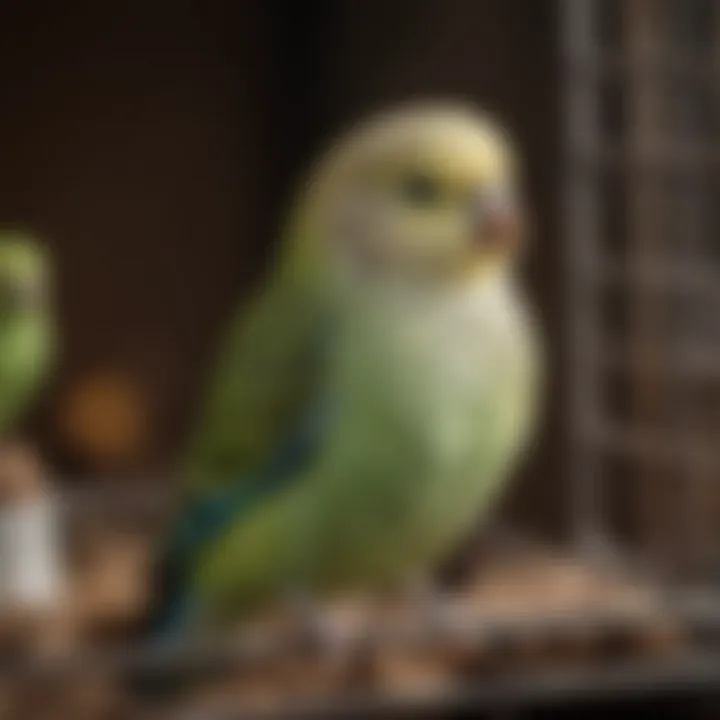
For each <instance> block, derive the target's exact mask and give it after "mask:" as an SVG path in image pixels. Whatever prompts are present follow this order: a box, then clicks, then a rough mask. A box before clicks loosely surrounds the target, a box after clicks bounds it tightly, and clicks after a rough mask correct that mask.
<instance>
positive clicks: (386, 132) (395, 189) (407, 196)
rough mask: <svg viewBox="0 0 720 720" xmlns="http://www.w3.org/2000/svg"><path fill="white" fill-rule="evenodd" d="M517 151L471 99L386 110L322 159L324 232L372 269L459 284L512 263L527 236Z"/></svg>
mask: <svg viewBox="0 0 720 720" xmlns="http://www.w3.org/2000/svg"><path fill="white" fill-rule="evenodd" d="M513 157H514V156H513V152H512V150H511V148H510V146H509V143H508V140H507V139H506V137H505V135H504V133H503V132H502V130H501V129H500V128H499V127H498V126H497V125H495V124H494V123H493V122H491V121H490V120H489V119H488V118H486V117H485V116H483V115H481V114H478V113H476V112H474V111H472V110H471V109H468V108H465V107H459V106H452V105H434V106H433V105H421V106H408V107H403V108H400V109H397V110H395V111H392V112H388V113H386V114H383V115H380V116H378V117H376V118H374V119H372V120H370V121H369V122H367V123H365V124H362V125H361V126H359V127H358V128H356V129H354V130H353V131H351V132H350V133H349V135H347V136H346V137H344V138H342V139H341V140H340V142H338V143H337V144H336V145H335V146H334V147H333V148H332V149H331V150H330V152H329V153H328V154H327V155H326V156H325V158H324V159H323V161H322V162H321V163H320V165H319V167H318V170H317V172H316V174H315V176H314V181H313V183H312V185H311V188H310V196H309V198H307V202H308V204H309V213H310V217H311V218H312V220H311V222H312V227H313V228H314V229H315V232H314V233H313V234H314V235H316V238H315V240H316V242H317V241H318V240H319V243H320V245H321V247H322V250H321V253H322V255H323V256H325V257H329V258H331V260H334V261H337V262H340V263H341V264H342V266H343V267H344V268H345V269H346V270H349V271H350V273H354V274H360V275H362V276H363V277H367V276H372V277H385V278H391V279H397V278H404V279H411V280H422V281H426V282H427V281H430V282H439V283H447V282H453V283H454V282H458V281H459V280H460V279H462V278H467V277H476V276H477V275H478V274H480V273H483V272H484V273H489V272H491V271H492V270H493V269H496V270H497V269H501V268H505V267H507V266H509V265H511V264H512V262H513V260H514V258H515V257H516V255H517V254H518V251H519V249H520V246H521V244H522V243H521V241H522V239H523V237H522V236H523V227H522V226H523V222H522V221H523V211H522V208H521V206H520V198H519V196H518V189H517V184H516V169H515V167H514V160H513Z"/></svg>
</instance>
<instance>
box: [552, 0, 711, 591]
mask: <svg viewBox="0 0 720 720" xmlns="http://www.w3.org/2000/svg"><path fill="white" fill-rule="evenodd" d="M562 21H563V24H562V33H561V34H562V38H563V54H562V65H563V72H564V88H563V97H564V108H563V118H564V127H563V136H564V139H565V141H566V143H565V155H564V172H565V178H564V183H565V189H564V195H563V198H564V203H563V209H562V214H563V217H564V219H565V229H564V234H565V247H566V260H567V265H566V277H567V286H566V287H567V296H566V307H567V309H568V331H569V341H568V347H569V353H570V357H569V367H570V371H571V392H570V397H571V404H570V406H569V408H568V419H569V424H568V426H569V429H570V436H571V437H570V440H571V441H570V446H569V453H570V458H571V478H572V481H573V495H572V500H573V505H572V517H573V522H574V530H575V536H576V538H577V541H578V543H579V544H580V546H581V547H582V548H583V549H584V550H586V551H588V552H590V553H591V554H594V555H597V554H598V553H600V554H606V553H607V551H608V550H610V552H611V554H612V555H613V556H620V557H621V558H622V559H632V560H640V561H641V565H642V567H643V568H645V569H647V570H650V571H651V573H652V574H654V575H655V576H656V577H661V578H662V579H664V580H668V579H672V580H673V581H675V582H676V583H679V582H682V583H685V584H687V586H691V585H692V586H701V587H704V588H708V589H709V588H712V586H713V581H714V579H715V576H717V574H718V570H719V569H720V562H719V561H720V552H719V550H720V542H718V541H720V536H719V533H718V530H719V529H720V522H718V521H720V487H718V485H717V482H716V477H717V470H718V465H719V463H720V453H719V452H718V449H717V438H718V432H720V412H719V411H720V404H719V402H720V374H719V373H718V367H719V366H718V362H717V361H718V359H720V356H719V350H720V347H719V343H720V314H719V313H718V309H720V278H719V277H718V271H719V270H720V268H719V267H718V259H719V256H718V250H720V244H719V241H720V236H719V233H720V213H719V212H718V206H717V202H716V198H717V194H718V190H719V189H720V182H719V177H720V175H719V172H718V171H719V170H720V155H719V153H718V150H719V149H720V88H718V85H717V79H718V70H720V66H719V63H718V61H719V60H720V3H719V2H717V0H628V1H627V2H621V1H620V0H610V1H608V2H598V1H597V0H566V2H565V3H564V4H563V6H562Z"/></svg>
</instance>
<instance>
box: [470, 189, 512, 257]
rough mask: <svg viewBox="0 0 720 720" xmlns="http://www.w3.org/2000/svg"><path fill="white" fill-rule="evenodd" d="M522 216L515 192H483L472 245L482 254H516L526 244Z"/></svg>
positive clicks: (479, 202)
mask: <svg viewBox="0 0 720 720" xmlns="http://www.w3.org/2000/svg"><path fill="white" fill-rule="evenodd" d="M523 235H524V232H523V223H522V213H521V211H520V207H519V203H518V201H517V198H516V197H515V194H514V193H513V192H512V191H509V190H505V189H498V190H493V191H487V190H486V191H484V192H483V193H482V194H481V195H480V197H479V199H478V202H477V206H476V207H475V211H474V223H473V241H474V243H475V245H476V247H477V249H478V251H479V252H481V253H485V252H490V253H506V252H517V251H518V250H519V249H520V247H521V245H522V241H523Z"/></svg>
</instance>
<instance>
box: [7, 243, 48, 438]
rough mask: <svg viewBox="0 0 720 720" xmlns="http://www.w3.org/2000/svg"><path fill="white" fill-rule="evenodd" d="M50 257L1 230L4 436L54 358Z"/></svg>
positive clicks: (26, 406)
mask: <svg viewBox="0 0 720 720" xmlns="http://www.w3.org/2000/svg"><path fill="white" fill-rule="evenodd" d="M54 332H55V328H54V324H53V317H52V314H51V310H50V266H49V260H48V257H47V252H46V251H45V250H44V249H43V248H41V247H40V246H39V245H38V243H37V241H36V240H35V239H34V238H32V237H30V236H29V235H27V234H25V233H23V232H19V231H15V230H5V231H3V230H0V433H9V432H11V431H12V430H13V427H14V425H15V423H16V421H17V420H18V419H19V417H20V416H21V415H22V413H23V412H25V411H26V409H27V408H28V406H29V404H30V403H31V402H32V401H33V400H35V398H36V395H37V393H38V392H39V390H40V389H41V387H42V384H43V382H44V381H45V379H46V377H47V375H48V372H49V369H50V365H51V362H52V357H53V349H54V346H55V341H54Z"/></svg>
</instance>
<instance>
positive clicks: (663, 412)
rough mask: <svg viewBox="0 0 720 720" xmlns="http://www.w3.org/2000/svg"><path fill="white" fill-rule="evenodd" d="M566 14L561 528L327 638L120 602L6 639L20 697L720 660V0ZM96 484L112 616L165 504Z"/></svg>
mask: <svg viewBox="0 0 720 720" xmlns="http://www.w3.org/2000/svg"><path fill="white" fill-rule="evenodd" d="M558 22H559V25H560V32H559V38H560V42H561V44H562V47H561V51H562V52H561V53H560V58H561V63H560V67H559V68H558V73H559V76H560V78H561V98H562V100H563V104H562V108H561V119H562V127H561V129H560V131H561V135H562V137H563V139H564V140H565V147H564V152H563V158H562V168H563V171H562V175H563V182H564V185H563V203H562V208H561V216H562V219H563V220H564V221H565V222H564V226H563V233H562V243H561V247H562V248H563V251H564V253H565V255H564V258H565V260H566V266H565V272H564V275H565V277H566V279H567V283H566V287H565V289H566V292H567V295H566V299H565V307H566V309H567V314H566V318H565V321H566V323H567V330H568V342H567V350H568V353H569V358H568V368H569V370H570V373H569V377H568V382H569V383H570V387H569V392H568V393H567V395H568V397H569V399H570V402H569V405H568V407H567V408H566V413H565V415H566V420H567V427H568V428H569V443H568V457H569V459H570V460H571V463H570V469H569V476H570V477H569V479H570V488H571V493H570V497H569V502H568V504H567V511H568V514H569V517H570V519H571V520H572V524H573V528H574V533H573V542H572V543H570V544H569V546H568V547H567V548H563V549H562V551H561V552H560V553H559V554H558V553H556V552H553V553H552V554H550V555H548V553H547V552H546V549H545V548H544V547H543V548H540V549H539V548H538V547H537V546H536V545H534V544H532V543H517V541H515V540H513V542H507V541H506V540H505V541H503V542H502V543H501V545H502V547H501V548H500V549H498V552H497V554H496V557H495V559H494V561H492V562H490V565H491V566H492V567H493V568H499V570H498V571H497V572H495V571H494V570H491V571H490V572H489V573H485V575H483V577H481V579H480V580H479V581H477V582H475V580H474V579H473V578H471V580H470V583H469V584H470V587H469V588H467V587H461V588H459V589H458V590H457V592H455V593H454V594H453V595H452V596H451V597H450V598H449V599H448V601H447V603H446V604H447V606H448V607H449V608H450V610H451V612H449V613H441V614H440V615H432V614H431V615H428V614H427V613H424V612H420V613H416V612H414V611H413V610H412V609H408V608H407V607H404V608H401V611H400V612H399V613H398V612H397V611H396V610H395V609H392V610H384V611H382V612H375V613H374V614H373V615H372V621H369V620H368V617H369V613H370V612H371V611H370V610H366V609H365V608H361V612H360V616H361V621H360V622H356V621H354V620H353V619H352V618H353V617H356V616H357V613H356V612H354V611H356V610H357V608H356V607H353V608H351V610H352V611H353V612H350V614H349V617H350V618H351V619H350V620H346V621H343V622H341V625H343V628H344V634H343V638H344V639H343V646H342V647H341V648H340V649H339V650H338V649H337V648H336V649H335V650H334V651H333V653H331V654H330V655H327V654H324V653H319V654H318V652H317V650H316V649H313V648H309V647H308V644H307V641H306V640H307V639H306V638H304V637H302V636H299V637H295V636H293V637H291V638H290V639H289V636H288V634H287V633H285V632H284V629H283V626H282V623H280V624H279V625H278V624H277V623H274V624H273V623H269V624H260V625H258V626H256V627H250V628H246V629H244V630H243V631H241V632H240V631H239V632H238V633H228V635H227V636H226V637H224V638H222V639H221V640H217V639H216V640H215V641H213V642H208V643H205V644H203V645H196V644H193V645H192V646H191V645H187V646H182V647H180V646H177V647H172V648H169V647H162V648H161V647H151V646H147V645H144V644H138V643H134V642H128V641H127V639H128V637H131V636H129V635H128V634H127V633H128V632H129V628H130V627H131V625H132V622H131V621H130V622H126V623H124V624H123V623H120V624H119V625H120V628H121V629H120V630H119V631H117V630H115V631H114V635H113V637H112V640H111V641H107V640H106V639H105V640H104V641H103V642H102V643H100V644H97V643H94V642H85V643H83V644H82V645H81V646H80V647H76V646H75V647H73V650H72V652H61V653H59V654H58V653H53V652H50V653H47V652H43V653H41V654H40V655H38V654H37V653H36V652H32V653H29V654H28V653H26V652H22V653H14V654H13V655H12V657H8V658H6V659H7V660H8V662H7V663H6V665H5V668H7V669H8V671H9V672H8V675H7V677H8V678H10V679H11V680H12V682H14V683H15V684H16V685H17V686H20V687H23V688H25V689H26V694H28V693H29V695H31V696H34V699H36V700H38V701H43V702H45V703H47V702H48V698H50V697H53V695H52V693H56V692H58V691H59V692H60V693H61V694H62V693H65V694H68V693H74V694H75V695H76V696H78V697H81V696H82V697H81V701H77V702H75V701H74V702H75V704H74V705H73V704H71V705H70V706H69V707H71V708H72V710H71V712H70V716H72V717H138V716H142V712H143V703H139V704H138V703H135V702H130V703H129V702H128V701H127V700H125V699H123V700H122V701H117V702H112V701H104V702H100V701H98V700H97V698H90V699H88V698H86V697H85V695H86V694H87V691H88V689H89V687H90V686H91V685H97V686H98V687H101V689H102V688H104V691H105V692H106V694H109V695H111V696H112V697H116V696H117V694H118V693H119V692H121V691H119V690H118V689H117V688H116V687H112V688H109V687H108V686H109V685H112V683H111V681H110V679H111V678H117V677H120V676H127V674H128V673H130V672H132V673H135V672H137V671H145V672H150V671H155V670H158V669H160V670H162V671H169V670H174V671H178V670H181V671H182V672H183V673H184V675H183V678H185V679H187V678H188V677H190V676H193V677H199V676H203V675H204V674H205V673H206V672H208V671H212V673H211V674H218V671H220V670H221V671H222V673H221V674H223V675H224V679H223V681H222V682H223V683H224V684H223V685H222V687H221V688H220V690H221V691H220V692H219V693H217V692H216V693H214V694H213V693H206V692H204V691H201V692H200V693H199V694H198V695H197V696H193V697H192V698H191V699H188V698H185V699H183V701H182V703H183V704H181V705H180V706H175V708H174V712H173V711H172V710H171V711H170V715H169V717H177V716H179V714H180V713H181V714H182V715H183V716H185V715H187V716H190V715H192V714H197V715H198V716H201V717H215V716H217V717H235V716H238V713H243V716H250V715H252V714H255V713H258V714H266V713H270V714H272V713H273V712H276V713H277V712H279V713H280V714H281V715H282V716H283V717H286V716H288V715H289V714H293V713H294V714H301V715H305V716H322V715H325V716H330V717H337V716H340V715H343V714H350V715H353V716H360V717H367V716H369V715H370V714H371V713H376V712H377V713H378V714H387V713H392V712H397V711H398V710H405V711H410V712H412V711H413V710H415V709H423V710H426V709H428V708H437V709H447V708H448V707H450V706H476V707H486V708H497V707H503V706H509V707H520V706H523V705H524V704H534V703H539V702H545V701H558V700H562V699H563V698H567V697H572V698H578V697H584V696H593V697H594V696H612V695H614V694H617V693H618V692H621V693H627V692H629V691H632V690H638V691H641V692H643V691H647V689H648V688H655V689H657V688H658V687H659V685H664V686H667V687H677V686H679V685H680V686H683V687H695V686H696V685H701V686H706V685H707V686H710V687H712V685H713V684H714V683H716V682H717V681H718V679H719V678H720V660H718V659H716V657H715V655H714V653H713V652H712V645H711V643H709V642H706V640H707V639H708V638H709V637H710V636H709V634H707V633H705V634H704V635H703V636H702V637H703V642H702V643H699V642H698V637H700V635H699V634H698V632H697V630H698V629H699V628H701V629H703V631H704V630H706V629H707V628H708V627H710V626H711V625H710V623H709V622H708V621H711V620H713V619H714V618H715V616H716V612H717V611H716V610H715V609H714V606H715V602H714V600H715V598H716V595H715V593H714V588H715V584H716V580H717V579H718V577H717V576H718V572H717V571H718V569H720V542H719V541H720V522H717V521H718V520H720V490H719V489H718V488H717V487H716V485H715V482H714V480H715V472H716V470H717V465H718V463H720V454H718V452H717V450H716V447H715V445H716V439H715V434H716V433H717V431H718V430H720V372H719V371H718V369H717V368H716V367H715V365H716V358H718V357H720V350H719V349H718V347H719V345H718V344H719V343H720V319H719V318H720V314H718V313H717V309H719V308H720V283H718V280H717V277H716V271H717V267H716V263H717V262H718V260H719V259H720V258H719V257H718V246H717V237H716V234H717V233H718V232H720V206H719V205H718V203H717V202H715V198H716V197H717V195H718V191H720V155H719V153H720V89H719V88H718V87H717V83H716V80H717V77H718V70H719V68H720V0H564V1H563V2H561V3H558ZM168 485H170V484H168ZM97 487H98V490H97V491H93V493H88V492H87V491H82V492H80V493H78V494H77V495H75V494H73V495H68V496H67V497H66V498H65V500H66V503H65V508H66V510H67V517H68V518H69V519H70V522H68V526H70V527H72V528H73V533H72V534H73V536H74V538H73V539H74V544H75V546H77V547H78V548H79V549H80V550H81V551H83V550H90V549H92V546H93V540H92V536H93V532H94V531H95V530H97V529H98V528H101V529H103V530H106V529H107V527H109V526H115V527H116V530H117V533H116V537H115V538H110V539H109V540H108V539H107V538H106V542H108V543H109V545H110V546H112V547H109V548H108V547H106V548H105V551H104V553H103V551H102V548H101V551H100V552H99V555H100V560H97V559H94V560H93V558H90V559H87V558H86V563H88V564H89V565H93V566H94V567H95V568H96V570H97V566H98V563H100V564H102V565H103V567H104V571H103V572H100V573H99V576H100V579H99V580H98V579H97V578H96V579H95V580H94V585H93V588H91V589H88V590H87V592H86V593H85V596H87V597H91V598H94V601H92V602H91V601H87V603H86V605H87V606H88V607H83V608H80V609H78V608H75V610H76V612H75V613H74V614H75V615H80V614H83V613H85V614H86V615H88V614H89V615H93V617H94V623H95V625H100V626H102V625H103V622H104V620H103V618H105V617H106V616H107V617H110V616H114V622H111V623H110V624H111V625H112V624H114V625H118V623H117V616H118V615H120V616H123V613H124V612H125V611H124V609H123V607H118V605H120V606H122V605H123V601H122V600H121V601H120V602H118V601H117V594H116V596H114V600H112V599H108V598H110V597H111V596H112V593H109V594H108V593H106V594H103V592H102V591H103V590H106V589H107V587H108V586H111V585H112V584H113V583H115V584H117V583H118V582H120V584H121V585H122V584H123V583H125V584H126V585H127V586H128V587H130V590H128V589H127V588H125V590H126V592H125V596H126V597H125V601H124V602H125V604H126V605H127V606H128V607H131V606H135V605H137V604H142V602H143V598H142V597H140V596H142V595H143V590H142V589H138V587H137V578H138V577H139V576H143V577H144V576H145V572H146V571H147V547H148V545H152V542H153V540H152V536H153V531H152V530H148V528H156V527H157V526H158V524H159V520H160V519H161V518H162V517H163V516H164V515H165V514H166V512H167V510H168V505H169V502H168V497H167V496H166V495H165V494H164V493H160V494H159V495H158V496H155V495H153V496H150V495H149V494H142V493H141V494H140V495H138V494H136V493H134V492H131V493H130V494H128V493H127V492H121V493H120V494H119V495H116V494H114V492H113V491H110V490H103V489H101V486H97ZM133 487H135V488H137V487H141V486H138V485H137V484H135V485H134V486H133ZM86 526H87V527H86ZM121 536H122V538H124V540H123V542H124V547H125V550H124V551H123V553H124V554H122V556H121V555H114V554H113V553H114V550H113V547H115V546H117V547H119V544H117V543H115V546H113V542H114V540H115V539H117V538H120V537H121ZM128 538H135V540H136V541H137V542H135V544H134V545H133V544H132V543H131V551H130V555H131V556H132V557H131V558H130V560H128V555H127V547H128V545H127V539H128ZM121 544H122V543H121ZM132 548H135V550H132ZM492 550H493V548H492V547H491V551H492ZM133 552H135V555H134V556H133V555H132V553H133ZM80 554H83V553H82V552H81V553H80ZM86 554H87V553H86ZM527 558H530V561H528V560H527ZM126 564H129V566H132V567H131V570H130V572H129V574H128V575H127V576H126V575H124V574H123V573H124V572H125V571H124V570H123V568H125V565H126ZM138 568H141V570H138ZM528 568H529V570H528ZM86 575H87V573H86ZM488 575H489V576H490V577H489V579H488V577H487V576H488ZM130 576H133V577H134V578H135V582H133V580H132V579H128V578H130ZM118 578H120V579H118ZM123 578H124V579H123ZM98 585H100V587H99V588H98V587H97V586H98ZM548 587H549V588H550V589H551V590H552V592H548V591H547V588H548ZM133 588H135V590H136V592H134V593H133V591H132V589H133ZM568 588H569V589H568ZM609 590H611V591H609ZM78 597H79V595H78ZM546 598H547V602H546V601H545V600H546ZM90 605H92V608H90V609H88V608H89V607H90ZM345 610H346V608H333V609H329V610H328V613H329V614H332V613H334V614H335V615H337V614H338V613H340V614H341V615H342V613H344V612H345ZM336 611H337V612H336ZM72 614H73V613H71V615H72ZM126 614H127V615H128V616H132V607H131V609H130V610H128V612H127V613H126ZM66 619H67V618H66ZM71 624H72V622H71ZM0 625H2V624H1V623H0ZM49 628H50V626H48V625H45V624H43V625H41V627H40V634H41V635H43V636H44V635H49V634H50V635H51V634H52V632H50V630H49ZM0 629H2V628H1V627H0ZM111 634H112V633H111ZM278 665H279V666H280V669H279V670H278V669H277V666H278ZM273 668H275V669H273ZM228 673H229V679H228ZM88 678H97V682H95V681H94V680H93V681H92V682H91V681H90V680H89V679H88ZM489 679H491V680H489ZM58 680H59V685H58ZM7 682H9V680H8V681H7ZM7 682H6V681H5V679H4V678H3V679H0V702H3V701H4V695H5V690H6V685H7ZM184 682H185V680H183V683H184ZM53 683H54V684H53ZM281 686H282V687H281ZM287 687H290V689H289V690H288V689H287ZM27 688H43V691H42V692H39V691H38V690H36V689H31V690H30V691H27ZM58 688H60V690H58ZM215 690H217V688H215ZM81 691H82V692H81ZM83 692H85V695H83ZM63 697H64V696H63ZM83 697H85V699H84V700H83V699H82V698H83ZM250 697H252V698H253V699H254V700H255V699H258V698H259V700H258V702H257V703H256V704H254V700H253V702H252V703H249V702H248V698H250ZM269 697H272V700H273V702H272V703H268V702H265V701H266V700H267V699H268V698H269ZM78 702H80V703H81V705H82V703H84V705H82V708H81V709H79V708H80V705H78ZM109 707H112V708H113V710H112V712H111V711H110V710H108V708H109ZM87 708H90V710H88V709H87ZM98 708H102V709H98ZM258 708H262V712H261V711H260V710H258ZM16 713H17V711H16ZM113 713H114V714H113ZM151 715H152V716H153V717H157V716H158V715H157V710H152V711H151ZM10 716H11V717H12V715H10ZM18 716H22V717H31V716H32V712H30V711H28V710H23V711H21V713H20V714H19V715H18ZM39 716H40V717H42V713H40V715H39Z"/></svg>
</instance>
